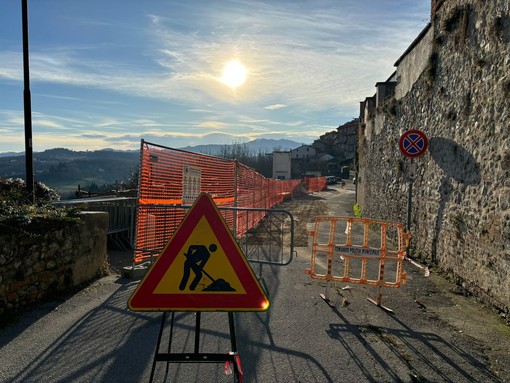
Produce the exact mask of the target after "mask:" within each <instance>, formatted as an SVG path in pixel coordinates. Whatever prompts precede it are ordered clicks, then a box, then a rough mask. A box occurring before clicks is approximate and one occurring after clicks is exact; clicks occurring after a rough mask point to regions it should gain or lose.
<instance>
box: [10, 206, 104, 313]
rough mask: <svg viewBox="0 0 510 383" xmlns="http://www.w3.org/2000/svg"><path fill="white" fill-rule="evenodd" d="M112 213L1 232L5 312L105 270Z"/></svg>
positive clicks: (102, 273)
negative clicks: (107, 237)
mask: <svg viewBox="0 0 510 383" xmlns="http://www.w3.org/2000/svg"><path fill="white" fill-rule="evenodd" d="M107 228H108V214H107V213H103V212H82V213H80V215H79V218H78V219H75V220H72V221H63V220H37V221H36V222H33V223H32V224H31V225H29V227H27V228H26V230H24V231H21V230H13V233H10V234H1V233H0V316H3V315H4V314H6V313H8V312H12V311H14V310H16V309H18V308H20V307H23V306H26V305H27V304H31V303H34V302H36V301H39V300H42V299H45V298H48V297H52V296H55V295H56V294H58V293H59V292H63V291H65V290H68V289H71V288H72V287H76V286H79V285H81V284H83V283H85V282H88V281H90V280H92V279H94V278H97V277H99V276H101V275H104V274H105V272H106V270H107V250H106V230H107Z"/></svg>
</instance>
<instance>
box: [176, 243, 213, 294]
mask: <svg viewBox="0 0 510 383" xmlns="http://www.w3.org/2000/svg"><path fill="white" fill-rule="evenodd" d="M217 248H218V247H217V246H216V245H215V244H214V243H212V244H210V245H209V248H207V247H206V246H205V245H190V247H188V251H187V252H186V253H184V256H185V257H186V261H184V273H183V275H182V280H181V284H180V285H179V290H181V291H182V290H184V289H185V288H186V285H187V284H188V280H189V277H190V273H191V270H193V272H194V273H195V278H194V279H193V281H191V284H190V285H189V289H190V290H191V291H194V290H195V289H196V287H197V285H198V284H199V283H200V280H201V279H202V274H203V273H205V274H206V275H208V274H207V273H206V272H205V271H204V266H205V264H206V263H207V261H208V260H209V257H210V256H211V253H214V252H215V251H216V249H217Z"/></svg>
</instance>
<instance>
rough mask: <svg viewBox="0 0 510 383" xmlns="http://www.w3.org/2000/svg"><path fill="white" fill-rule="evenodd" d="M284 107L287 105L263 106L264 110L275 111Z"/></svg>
mask: <svg viewBox="0 0 510 383" xmlns="http://www.w3.org/2000/svg"><path fill="white" fill-rule="evenodd" d="M286 106H287V105H285V104H273V105H268V106H265V107H264V109H268V110H277V109H281V108H285V107H286Z"/></svg>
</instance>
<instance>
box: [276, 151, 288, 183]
mask: <svg viewBox="0 0 510 383" xmlns="http://www.w3.org/2000/svg"><path fill="white" fill-rule="evenodd" d="M290 164H291V152H273V178H274V179H277V180H290V178H291V176H290Z"/></svg>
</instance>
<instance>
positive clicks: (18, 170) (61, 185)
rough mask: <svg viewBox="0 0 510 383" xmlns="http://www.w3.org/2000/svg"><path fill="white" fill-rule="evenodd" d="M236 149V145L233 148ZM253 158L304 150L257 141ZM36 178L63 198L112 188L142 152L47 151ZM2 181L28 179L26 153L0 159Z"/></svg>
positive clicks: (39, 155)
mask: <svg viewBox="0 0 510 383" xmlns="http://www.w3.org/2000/svg"><path fill="white" fill-rule="evenodd" d="M231 145H236V144H231ZM240 145H246V147H247V148H248V150H249V152H250V153H252V154H253V155H257V154H258V153H260V152H262V153H271V152H273V151H274V150H290V149H293V148H295V147H298V146H300V144H299V143H297V142H294V141H290V140H271V139H257V140H254V141H250V142H247V143H245V144H240ZM222 148H225V145H199V146H193V147H186V148H181V149H183V150H187V151H192V152H195V153H204V154H210V155H217V154H218V153H220V150H221V149H222ZM33 159H34V170H35V178H36V180H37V181H40V182H43V183H45V184H46V185H48V186H49V187H51V188H53V189H55V190H57V192H58V193H59V194H60V195H62V196H63V197H67V196H68V195H69V194H70V193H73V192H74V191H76V189H77V187H78V185H80V187H81V188H84V189H85V188H88V187H89V186H90V185H92V184H95V185H97V186H102V185H111V184H115V182H119V183H120V182H122V181H124V180H127V179H128V178H129V176H130V175H131V174H132V173H134V172H136V171H137V170H138V164H139V161H140V153H139V151H138V150H133V151H119V150H113V149H103V150H95V151H73V150H69V149H64V148H55V149H49V150H45V151H44V152H35V153H34V154H33ZM0 177H3V178H25V155H24V153H11V154H10V155H5V156H1V158H0Z"/></svg>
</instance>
